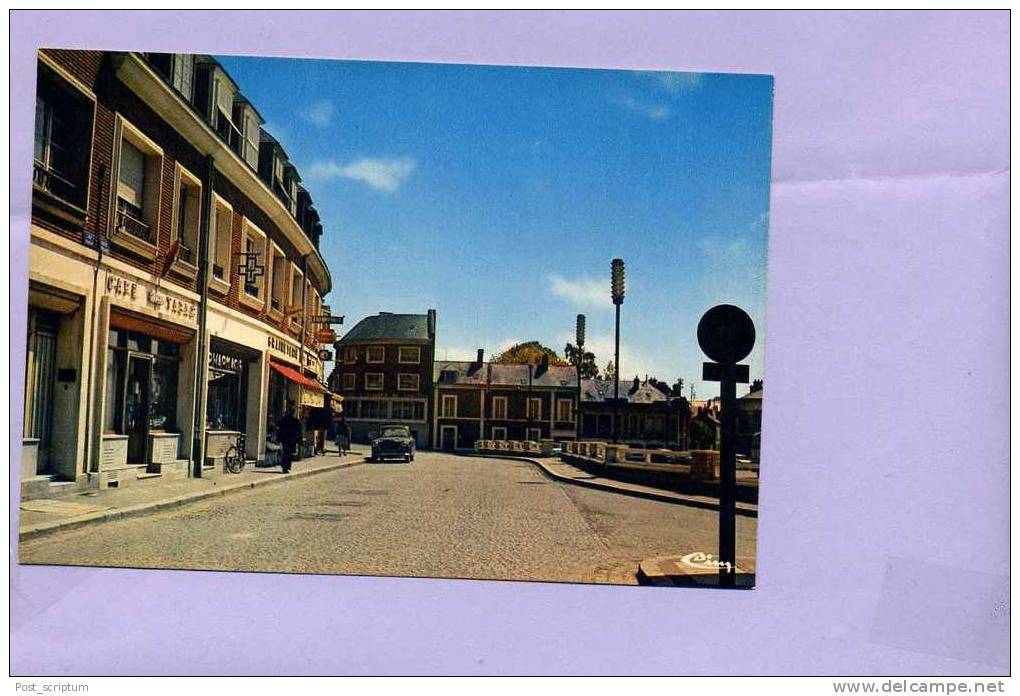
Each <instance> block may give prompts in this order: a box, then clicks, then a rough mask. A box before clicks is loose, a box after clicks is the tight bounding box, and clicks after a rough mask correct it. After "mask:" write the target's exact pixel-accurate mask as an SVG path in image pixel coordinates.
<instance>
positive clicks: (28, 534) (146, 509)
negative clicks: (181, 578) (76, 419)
mask: <svg viewBox="0 0 1020 696" xmlns="http://www.w3.org/2000/svg"><path fill="white" fill-rule="evenodd" d="M364 463H365V459H364V457H362V458H361V459H360V460H350V461H345V462H337V463H336V464H327V465H326V466H321V467H316V468H315V469H306V470H304V471H295V472H293V473H290V474H281V475H279V476H273V477H271V478H266V479H261V480H255V481H246V482H244V483H235V484H230V485H226V486H223V487H217V488H213V489H212V490H208V491H202V492H200V493H185V494H183V495H178V496H175V497H173V498H166V499H164V500H157V501H154V502H152V503H140V504H138V505H131V506H129V507H124V508H111V509H109V510H103V511H101V512H90V513H87V514H85V515H79V516H78V517H68V518H66V519H63V520H57V521H55V522H47V523H44V524H37V525H35V526H33V527H27V528H25V529H19V530H18V541H27V540H29V539H38V538H39V537H43V536H47V535H49V534H53V533H54V532H60V531H64V530H70V529H77V528H79V527H85V526H87V525H90V524H99V523H101V522H110V521H113V520H119V519H126V518H128V517H139V516H141V515H146V514H149V513H152V512H158V511H160V510H166V509H169V508H174V507H181V506H184V505H188V504H189V503H197V502H199V501H202V500H206V499H208V498H214V497H216V496H220V495H227V494H228V493H234V492H236V491H243V490H251V489H253V488H262V487H264V486H272V485H275V484H278V483H285V482H287V481H293V480H294V479H301V478H305V477H306V476H314V475H316V474H324V473H326V472H329V471H336V470H338V469H347V468H350V467H352V466H357V465H359V464H364Z"/></svg>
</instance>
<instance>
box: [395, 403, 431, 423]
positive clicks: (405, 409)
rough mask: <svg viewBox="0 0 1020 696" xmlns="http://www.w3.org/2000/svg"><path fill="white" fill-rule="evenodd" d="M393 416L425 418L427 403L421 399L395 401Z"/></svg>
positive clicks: (402, 418) (401, 418) (396, 417)
mask: <svg viewBox="0 0 1020 696" xmlns="http://www.w3.org/2000/svg"><path fill="white" fill-rule="evenodd" d="M392 410H393V418H395V419H399V420H416V421H420V420H425V404H424V403H422V402H421V401H394V402H393V409H392Z"/></svg>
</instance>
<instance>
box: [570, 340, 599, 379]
mask: <svg viewBox="0 0 1020 696" xmlns="http://www.w3.org/2000/svg"><path fill="white" fill-rule="evenodd" d="M563 354H564V355H565V356H566V358H567V362H568V363H570V364H571V365H573V366H574V367H575V368H576V367H577V362H578V360H580V361H581V378H582V379H592V378H594V377H598V376H599V366H598V365H597V364H596V363H595V354H594V353H591V352H588V351H584V355H581V351H579V350H578V349H577V346H575V345H574V344H573V343H568V344H567V345H566V347H564V349H563Z"/></svg>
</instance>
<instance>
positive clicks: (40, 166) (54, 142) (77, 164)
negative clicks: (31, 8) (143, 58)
mask: <svg viewBox="0 0 1020 696" xmlns="http://www.w3.org/2000/svg"><path fill="white" fill-rule="evenodd" d="M93 111H94V108H93V103H92V100H91V99H90V98H88V97H86V96H85V95H84V94H82V93H81V92H79V91H78V90H77V89H75V88H74V87H72V86H71V85H70V83H68V82H67V81H65V80H64V79H63V78H61V77H59V76H58V75H57V73H56V72H55V71H54V70H52V69H50V68H49V67H48V66H47V65H46V64H45V63H42V62H40V63H39V70H38V82H37V88H36V97H35V150H34V167H33V171H32V181H33V183H34V185H35V187H36V188H37V189H39V190H40V191H42V192H45V193H48V194H50V195H52V196H55V197H56V198H59V199H60V200H62V201H65V202H67V203H70V204H72V205H74V206H76V207H77V208H79V209H80V210H79V211H77V212H76V213H75V215H76V217H80V220H79V221H80V222H82V223H84V215H85V212H84V208H85V205H86V196H87V193H88V173H89V159H90V157H91V154H92V119H93Z"/></svg>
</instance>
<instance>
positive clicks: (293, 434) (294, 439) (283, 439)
mask: <svg viewBox="0 0 1020 696" xmlns="http://www.w3.org/2000/svg"><path fill="white" fill-rule="evenodd" d="M294 410H295V407H294V403H293V402H290V403H288V404H287V412H286V413H285V414H284V415H283V418H281V419H280V421H279V423H277V424H276V437H277V438H278V439H279V441H280V447H281V448H282V451H281V452H280V465H281V467H282V468H283V473H285V474H289V473H290V468H291V466H292V464H293V463H294V450H295V448H296V447H297V444H298V442H299V441H300V440H301V421H299V420H298V419H297V417H296V416H295V415H294Z"/></svg>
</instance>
